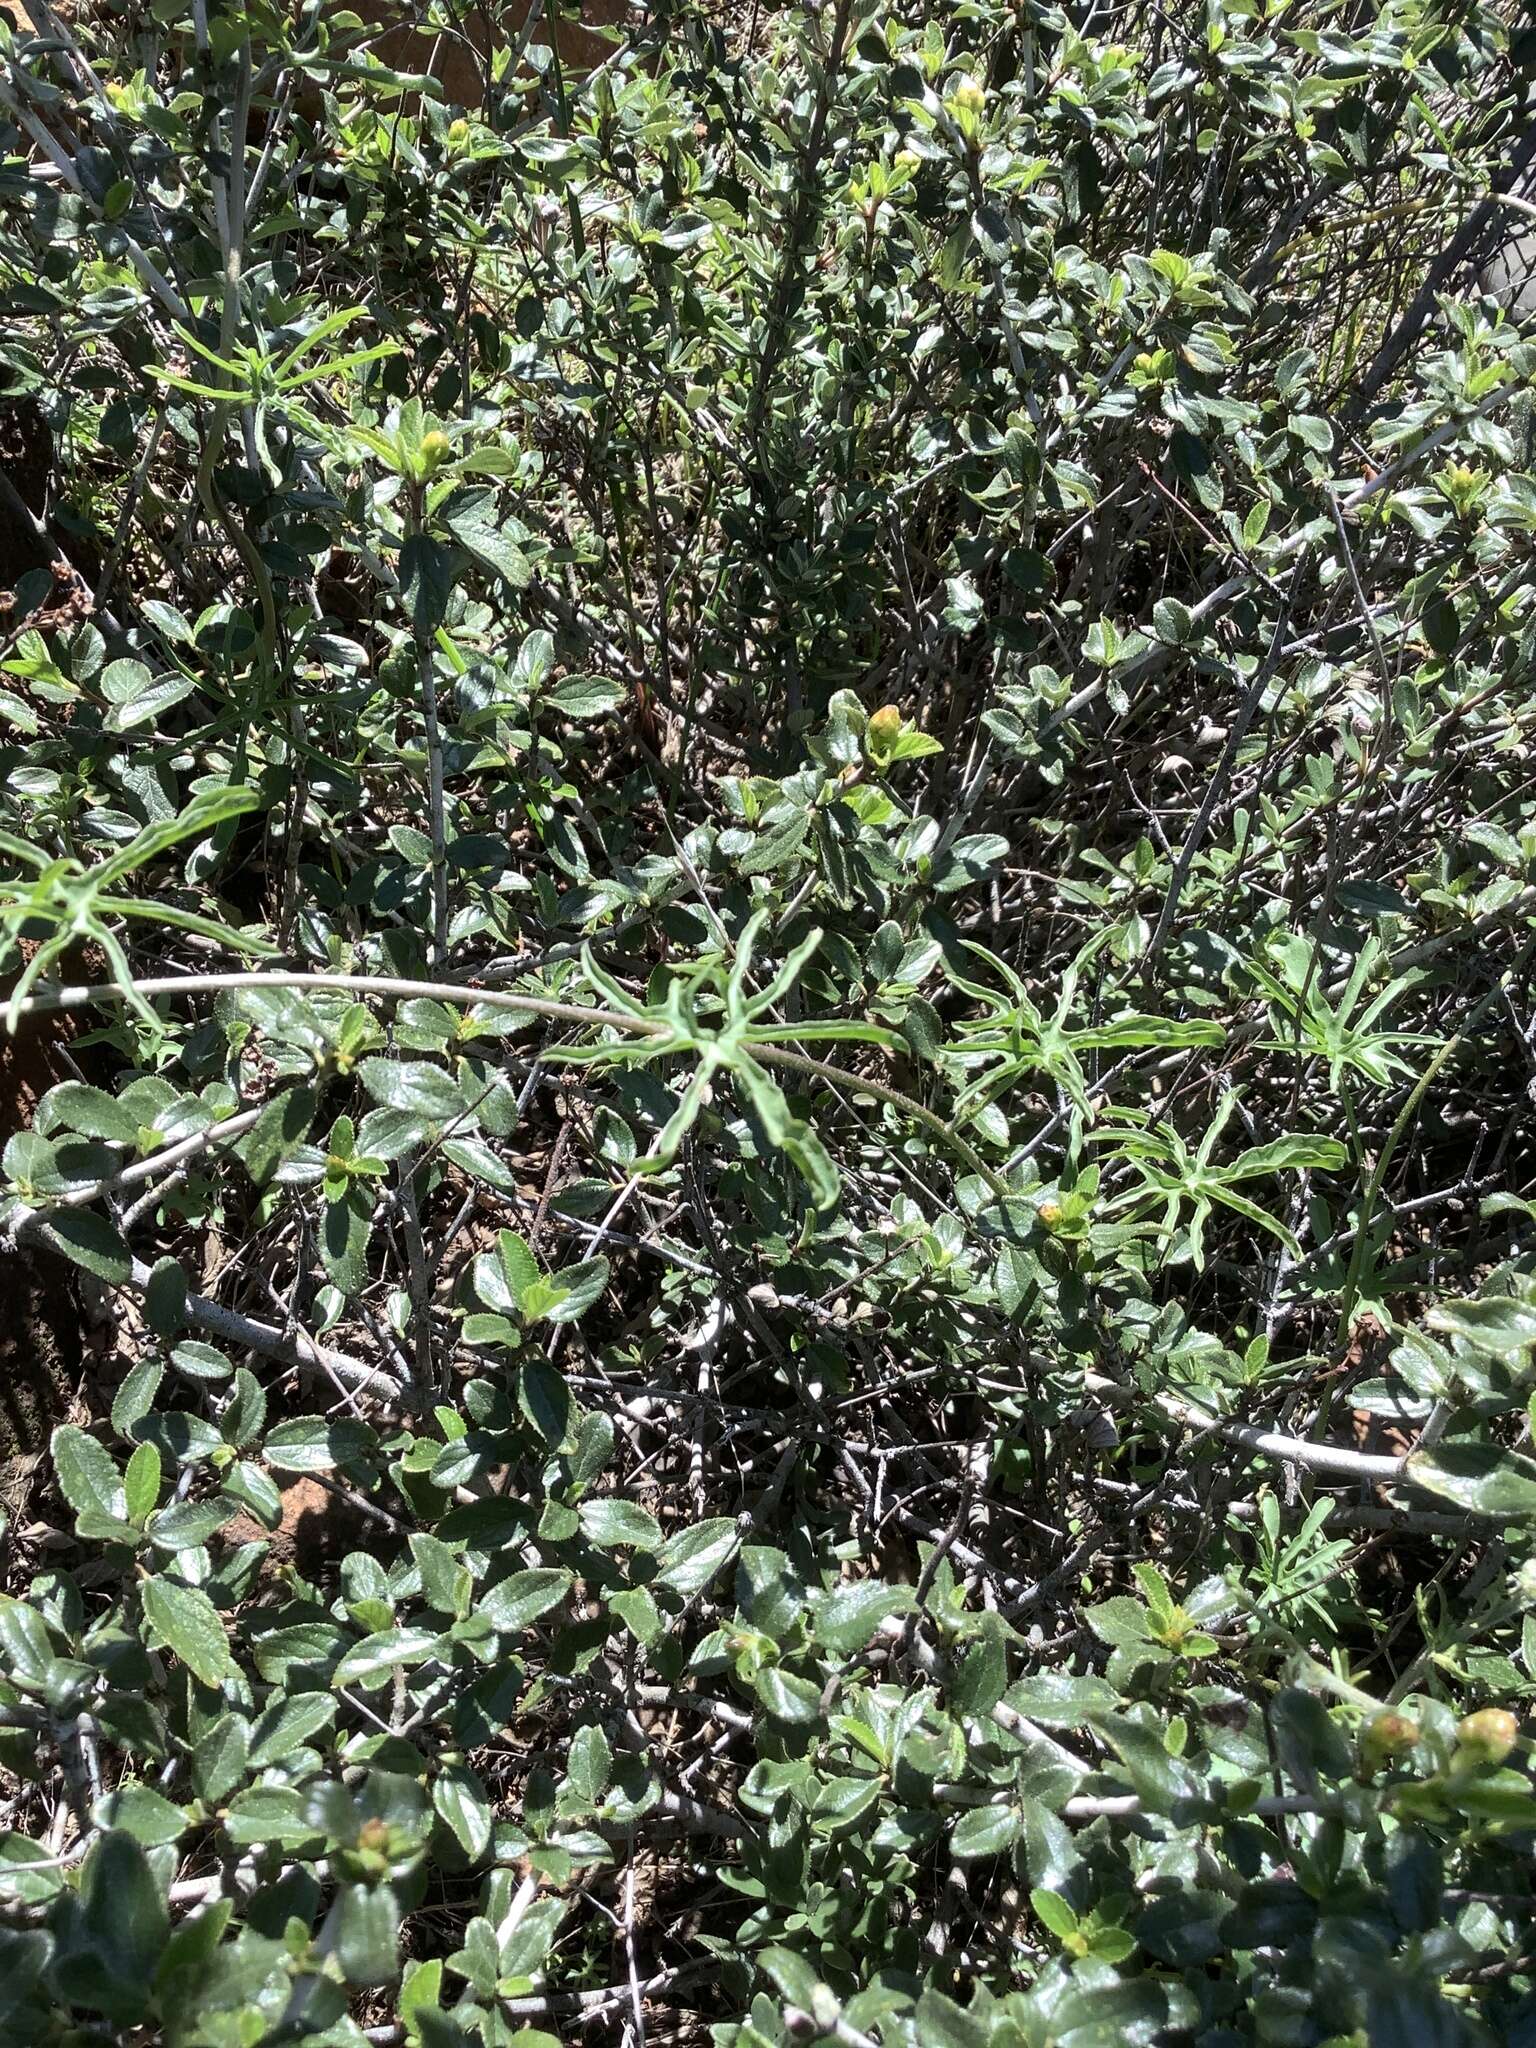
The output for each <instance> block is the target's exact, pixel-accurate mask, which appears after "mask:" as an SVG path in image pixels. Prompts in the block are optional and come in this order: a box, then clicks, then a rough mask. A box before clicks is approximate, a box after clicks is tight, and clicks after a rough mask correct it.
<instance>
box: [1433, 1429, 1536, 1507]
mask: <svg viewBox="0 0 1536 2048" xmlns="http://www.w3.org/2000/svg"><path fill="white" fill-rule="evenodd" d="M1407 1476H1408V1477H1409V1478H1410V1479H1411V1480H1412V1481H1413V1482H1414V1484H1415V1485H1416V1486H1422V1487H1425V1488H1427V1489H1428V1491H1429V1492H1430V1493H1437V1494H1439V1495H1440V1496H1441V1497H1442V1498H1443V1499H1445V1500H1451V1501H1454V1502H1455V1503H1456V1505H1457V1506H1458V1507H1462V1508H1469V1509H1470V1510H1471V1511H1472V1513H1473V1514H1478V1515H1493V1516H1504V1517H1507V1518H1508V1519H1509V1520H1510V1521H1518V1522H1529V1521H1536V1462H1533V1461H1532V1460H1531V1459H1530V1458H1525V1457H1522V1456H1521V1455H1520V1453H1519V1452H1518V1451H1506V1450H1504V1449H1503V1448H1502V1446H1500V1445H1498V1444H1479V1443H1471V1442H1466V1441H1462V1440H1460V1439H1457V1438H1445V1437H1442V1438H1441V1439H1440V1441H1439V1442H1438V1443H1437V1444H1436V1445H1435V1447H1434V1449H1433V1450H1428V1451H1415V1452H1413V1454H1412V1455H1411V1456H1410V1457H1409V1459H1408V1464H1407Z"/></svg>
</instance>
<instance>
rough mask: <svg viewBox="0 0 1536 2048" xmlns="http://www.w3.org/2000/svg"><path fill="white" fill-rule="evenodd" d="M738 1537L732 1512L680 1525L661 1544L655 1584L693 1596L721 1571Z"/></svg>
mask: <svg viewBox="0 0 1536 2048" xmlns="http://www.w3.org/2000/svg"><path fill="white" fill-rule="evenodd" d="M737 1541H738V1537H737V1531H736V1522H735V1519H734V1517H732V1516H730V1515H718V1516H715V1517H713V1518H712V1519H711V1520H709V1521H705V1522H695V1523H694V1524H693V1525H692V1527H691V1528H687V1529H679V1530H678V1531H677V1532H676V1534H675V1535H672V1536H669V1537H668V1538H667V1540H666V1542H665V1543H663V1545H662V1546H661V1555H660V1563H659V1569H658V1570H657V1573H656V1577H655V1579H654V1580H653V1581H652V1584H653V1585H657V1586H670V1587H671V1589H672V1591H673V1592H674V1593H681V1594H682V1595H683V1597H684V1598H685V1599H691V1598H692V1597H693V1595H694V1594H695V1593H701V1592H702V1591H703V1590H704V1588H705V1587H706V1586H707V1585H708V1584H709V1582H710V1580H711V1579H712V1578H713V1577H714V1576H715V1574H716V1573H717V1572H718V1571H721V1570H722V1569H723V1568H724V1567H725V1566H726V1565H727V1564H728V1563H729V1562H730V1560H731V1559H732V1558H733V1557H734V1556H735V1554H736V1545H737Z"/></svg>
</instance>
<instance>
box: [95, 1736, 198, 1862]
mask: <svg viewBox="0 0 1536 2048" xmlns="http://www.w3.org/2000/svg"><path fill="white" fill-rule="evenodd" d="M204 1739H205V1740H206V1738H204ZM96 1818H97V1821H98V1822H99V1824H100V1825H101V1826H102V1827H106V1828H123V1829H125V1830H126V1831H127V1833H129V1834H130V1835H132V1836H133V1838H134V1840H135V1841H138V1842H142V1843H143V1844H144V1846H145V1848H146V1849H156V1848H161V1847H163V1846H164V1845H165V1844H166V1843H168V1842H179V1841H180V1840H181V1838H182V1836H183V1835H184V1834H185V1833H186V1832H187V1828H188V1826H189V1822H188V1820H187V1816H186V1814H185V1813H184V1812H183V1811H182V1809H181V1808H180V1807H179V1806H173V1805H172V1804H171V1802H170V1800H169V1799H166V1798H164V1797H163V1796H162V1795H161V1794H160V1793H159V1792H157V1791H155V1789H154V1788H153V1786H150V1785H144V1784H141V1783H139V1781H138V1780H137V1779H135V1778H125V1779H124V1780H123V1782H122V1783H121V1784H120V1785H118V1786H117V1787H116V1788H115V1790H113V1791H111V1792H109V1793H108V1794H107V1796H106V1797H105V1798H104V1799H103V1800H102V1801H101V1803H100V1805H99V1806H98V1807H97V1810H96Z"/></svg>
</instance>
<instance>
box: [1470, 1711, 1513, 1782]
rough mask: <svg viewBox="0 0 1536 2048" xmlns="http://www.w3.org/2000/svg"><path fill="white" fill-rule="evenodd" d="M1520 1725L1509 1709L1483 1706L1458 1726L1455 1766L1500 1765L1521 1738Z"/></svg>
mask: <svg viewBox="0 0 1536 2048" xmlns="http://www.w3.org/2000/svg"><path fill="white" fill-rule="evenodd" d="M1519 1735H1520V1723H1519V1722H1518V1721H1517V1720H1516V1719H1515V1717H1514V1715H1513V1714H1512V1713H1511V1712H1510V1711H1509V1709H1508V1707H1480V1708H1479V1709H1478V1711H1477V1712H1476V1713H1475V1714H1468V1715H1467V1717H1466V1718H1465V1720H1462V1721H1458V1722H1457V1724H1456V1757H1455V1761H1456V1763H1457V1764H1458V1765H1459V1766H1460V1767H1461V1768H1463V1769H1467V1770H1470V1769H1471V1768H1472V1766H1473V1765H1475V1764H1501V1763H1503V1761H1504V1759H1505V1757H1507V1756H1508V1755H1509V1752H1510V1751H1511V1750H1512V1749H1513V1748H1514V1746H1515V1743H1516V1742H1517V1740H1518V1739H1519Z"/></svg>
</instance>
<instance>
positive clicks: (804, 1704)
mask: <svg viewBox="0 0 1536 2048" xmlns="http://www.w3.org/2000/svg"><path fill="white" fill-rule="evenodd" d="M753 1685H754V1687H755V1689H756V1692H757V1696H758V1698H759V1699H760V1700H761V1701H762V1703H763V1705H764V1706H765V1707H766V1708H767V1709H768V1711H769V1713H770V1714H772V1716H773V1718H774V1719H775V1720H776V1721H788V1722H789V1723H791V1724H792V1725H793V1726H795V1727H799V1728H809V1727H812V1726H814V1725H815V1723H816V1722H818V1721H820V1720H821V1719H822V1718H823V1714H822V1705H821V1692H822V1689H821V1687H820V1686H819V1685H815V1684H813V1683H812V1682H811V1680H810V1679H808V1678H801V1677H799V1676H797V1675H796V1673H794V1672H792V1671H781V1670H780V1669H779V1667H778V1666H777V1665H776V1664H770V1665H768V1666H767V1668H766V1669H765V1670H762V1671H759V1672H758V1674H757V1677H756V1678H755V1679H754V1680H753Z"/></svg>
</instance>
